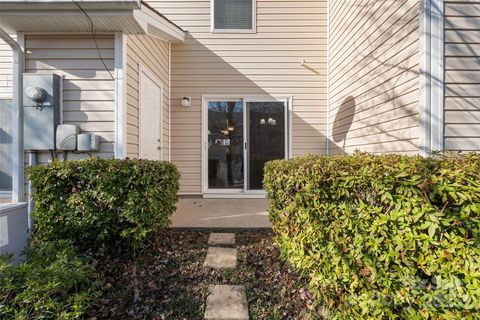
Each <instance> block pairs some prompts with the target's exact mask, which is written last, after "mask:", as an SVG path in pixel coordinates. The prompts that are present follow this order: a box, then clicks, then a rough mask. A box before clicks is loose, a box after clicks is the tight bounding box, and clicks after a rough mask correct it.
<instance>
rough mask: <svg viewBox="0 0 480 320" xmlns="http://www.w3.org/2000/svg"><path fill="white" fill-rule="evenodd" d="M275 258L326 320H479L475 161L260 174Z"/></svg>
mask: <svg viewBox="0 0 480 320" xmlns="http://www.w3.org/2000/svg"><path fill="white" fill-rule="evenodd" d="M264 182H265V187H266V190H267V192H268V197H269V199H270V216H271V220H272V222H273V225H274V230H275V232H276V234H277V237H276V238H277V242H278V243H279V245H280V247H281V251H282V255H283V256H284V257H285V258H287V259H288V260H289V261H290V262H291V263H292V265H293V266H294V267H296V268H298V269H299V270H301V271H303V272H304V273H306V274H308V275H309V276H310V279H311V283H310V285H311V290H312V292H313V293H314V295H315V297H316V298H317V301H318V302H319V303H320V304H321V305H323V307H324V310H325V313H326V314H327V317H328V318H332V319H372V318H375V319H474V318H476V319H478V318H479V317H480V316H479V314H480V312H479V311H480V310H479V309H480V238H479V235H480V155H475V154H470V155H466V156H452V155H444V156H438V157H434V158H422V157H419V156H413V157H411V156H401V155H384V156H373V155H368V154H355V155H353V156H338V157H314V156H307V157H303V158H298V159H293V160H288V161H274V162H270V163H268V164H267V166H266V173H265V181H264Z"/></svg>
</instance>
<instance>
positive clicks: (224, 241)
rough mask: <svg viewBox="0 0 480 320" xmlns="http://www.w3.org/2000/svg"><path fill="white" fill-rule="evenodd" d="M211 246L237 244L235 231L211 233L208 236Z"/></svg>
mask: <svg viewBox="0 0 480 320" xmlns="http://www.w3.org/2000/svg"><path fill="white" fill-rule="evenodd" d="M208 244H209V245H211V246H222V245H223V246H229V245H234V244H235V233H211V234H210V237H209V238H208Z"/></svg>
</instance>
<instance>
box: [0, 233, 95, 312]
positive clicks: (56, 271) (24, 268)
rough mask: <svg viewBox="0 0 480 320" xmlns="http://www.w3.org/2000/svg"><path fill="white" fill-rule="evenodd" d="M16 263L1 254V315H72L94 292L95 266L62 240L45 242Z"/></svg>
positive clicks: (89, 300)
mask: <svg viewBox="0 0 480 320" xmlns="http://www.w3.org/2000/svg"><path fill="white" fill-rule="evenodd" d="M26 255H27V261H26V262H23V263H20V264H18V265H15V266H14V265H11V264H9V263H8V261H7V260H8V259H6V257H5V256H4V257H0V258H1V259H0V319H74V318H78V317H80V316H82V315H83V314H84V312H85V311H86V309H87V308H88V307H89V306H90V303H91V301H92V298H94V297H95V296H96V293H97V291H96V290H97V284H98V282H97V280H98V279H97V277H96V275H95V268H94V267H93V266H92V265H91V264H89V263H88V262H87V261H86V260H85V259H83V258H80V257H78V256H77V255H76V253H75V251H74V250H73V247H72V246H71V245H70V244H69V243H68V242H65V241H59V242H44V243H41V244H38V245H36V246H34V247H32V248H31V249H29V250H28V251H27V253H26Z"/></svg>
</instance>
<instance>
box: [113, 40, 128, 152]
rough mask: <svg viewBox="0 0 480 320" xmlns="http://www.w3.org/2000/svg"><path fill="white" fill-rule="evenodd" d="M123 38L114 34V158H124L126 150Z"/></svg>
mask: <svg viewBox="0 0 480 320" xmlns="http://www.w3.org/2000/svg"><path fill="white" fill-rule="evenodd" d="M125 45H126V41H125V36H124V34H123V33H122V32H116V33H115V158H116V159H123V158H125V154H126V150H125V145H126V124H125V120H126V119H125V113H126V107H125V104H126V101H125V81H126V80H125V71H126V70H124V64H125V61H126V60H125V54H126V50H125Z"/></svg>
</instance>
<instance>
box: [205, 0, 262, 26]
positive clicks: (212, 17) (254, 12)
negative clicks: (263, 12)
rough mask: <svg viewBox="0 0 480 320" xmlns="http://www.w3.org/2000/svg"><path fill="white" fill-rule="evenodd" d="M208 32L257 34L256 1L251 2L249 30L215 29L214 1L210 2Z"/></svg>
mask: <svg viewBox="0 0 480 320" xmlns="http://www.w3.org/2000/svg"><path fill="white" fill-rule="evenodd" d="M210 31H211V33H257V0H252V28H251V29H215V0H210Z"/></svg>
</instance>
